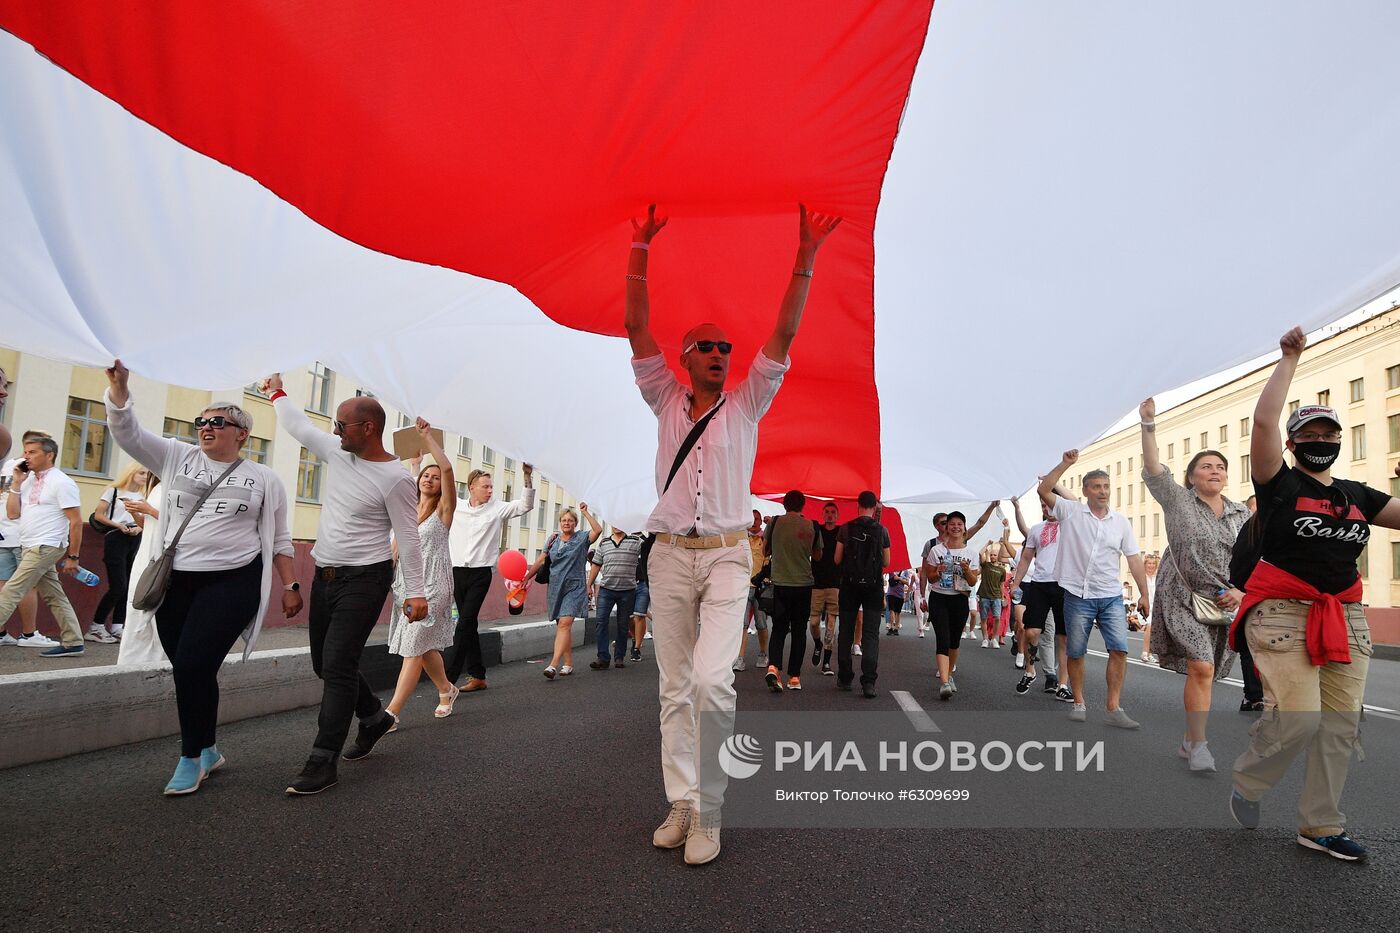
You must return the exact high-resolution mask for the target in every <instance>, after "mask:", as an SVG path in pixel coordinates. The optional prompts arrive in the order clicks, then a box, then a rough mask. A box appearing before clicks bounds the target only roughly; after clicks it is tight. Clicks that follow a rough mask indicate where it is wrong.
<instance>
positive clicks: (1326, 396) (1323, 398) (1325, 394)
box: [1317, 389, 1332, 405]
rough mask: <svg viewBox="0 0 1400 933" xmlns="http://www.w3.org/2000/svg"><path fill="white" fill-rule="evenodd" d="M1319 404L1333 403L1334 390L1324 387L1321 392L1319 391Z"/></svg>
mask: <svg viewBox="0 0 1400 933" xmlns="http://www.w3.org/2000/svg"><path fill="white" fill-rule="evenodd" d="M1317 404H1319V405H1331V404H1332V391H1331V390H1330V389H1323V390H1322V391H1321V392H1319V393H1317Z"/></svg>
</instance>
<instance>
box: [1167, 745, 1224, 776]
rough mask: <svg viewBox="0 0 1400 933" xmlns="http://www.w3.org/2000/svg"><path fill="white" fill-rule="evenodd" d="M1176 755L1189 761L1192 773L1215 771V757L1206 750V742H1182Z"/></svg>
mask: <svg viewBox="0 0 1400 933" xmlns="http://www.w3.org/2000/svg"><path fill="white" fill-rule="evenodd" d="M1176 753H1177V754H1178V755H1180V756H1181V757H1182V758H1185V759H1186V760H1187V762H1188V763H1189V764H1190V766H1191V770H1192V771H1214V770H1215V756H1214V755H1212V754H1211V753H1210V749H1208V748H1206V743H1205V742H1182V743H1181V748H1179V749H1177V750H1176Z"/></svg>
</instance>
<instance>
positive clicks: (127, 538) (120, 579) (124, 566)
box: [92, 531, 141, 625]
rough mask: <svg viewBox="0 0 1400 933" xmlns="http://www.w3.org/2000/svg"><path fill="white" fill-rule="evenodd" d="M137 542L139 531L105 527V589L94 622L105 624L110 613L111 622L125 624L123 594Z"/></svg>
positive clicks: (139, 541)
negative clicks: (135, 533)
mask: <svg viewBox="0 0 1400 933" xmlns="http://www.w3.org/2000/svg"><path fill="white" fill-rule="evenodd" d="M140 546H141V536H140V535H129V534H126V533H125V532H121V531H109V532H108V533H107V536H106V537H104V538H103V539H102V563H103V565H104V566H106V568H107V592H105V593H103V594H102V601H101V602H99V603H98V604H97V612H95V613H94V614H93V617H92V621H93V624H94V625H105V624H106V623H107V614H108V613H111V614H112V624H113V625H125V624H126V594H127V588H128V586H129V585H130V583H131V565H132V564H133V563H135V561H136V549H137V548H139V547H140Z"/></svg>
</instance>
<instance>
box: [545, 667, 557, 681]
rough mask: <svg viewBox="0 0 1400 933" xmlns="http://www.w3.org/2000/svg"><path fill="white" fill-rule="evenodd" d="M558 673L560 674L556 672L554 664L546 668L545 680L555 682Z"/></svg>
mask: <svg viewBox="0 0 1400 933" xmlns="http://www.w3.org/2000/svg"><path fill="white" fill-rule="evenodd" d="M557 673H559V672H558V671H556V670H555V669H554V665H553V664H551V665H550V666H549V667H546V668H545V669H544V676H545V678H546V679H547V680H553V679H554V675H555V674H557Z"/></svg>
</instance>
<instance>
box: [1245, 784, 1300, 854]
mask: <svg viewBox="0 0 1400 933" xmlns="http://www.w3.org/2000/svg"><path fill="white" fill-rule="evenodd" d="M1230 815H1231V816H1233V817H1234V818H1235V822H1236V823H1239V824H1240V825H1241V826H1243V827H1244V828H1245V829H1257V828H1258V827H1259V801H1257V800H1246V799H1245V796H1244V794H1241V793H1240V792H1239V791H1237V790H1231V791H1230ZM1302 839H1303V837H1302V836H1299V837H1298V844H1299V845H1302V844H1303V842H1302Z"/></svg>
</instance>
